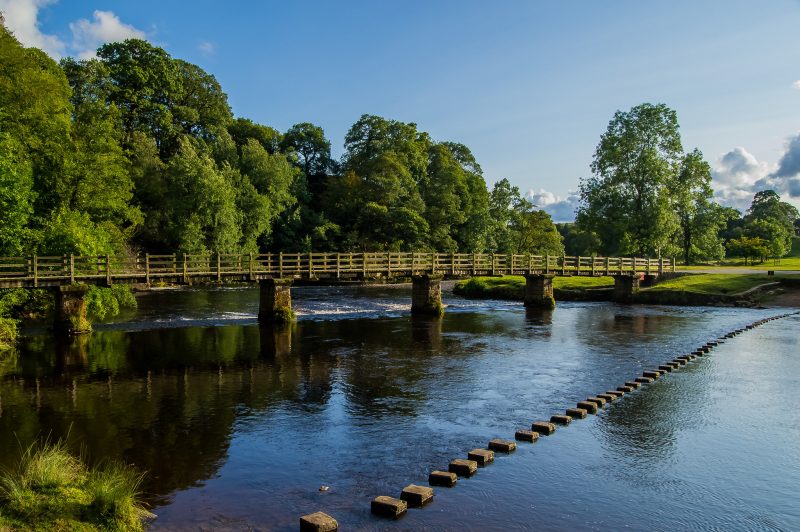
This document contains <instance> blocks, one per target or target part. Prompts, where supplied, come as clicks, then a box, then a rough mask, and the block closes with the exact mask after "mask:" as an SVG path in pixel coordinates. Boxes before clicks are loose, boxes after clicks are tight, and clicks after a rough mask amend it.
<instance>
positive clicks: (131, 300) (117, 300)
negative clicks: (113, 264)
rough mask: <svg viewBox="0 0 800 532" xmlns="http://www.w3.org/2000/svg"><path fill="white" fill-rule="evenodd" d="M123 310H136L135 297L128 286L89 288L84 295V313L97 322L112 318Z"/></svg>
mask: <svg viewBox="0 0 800 532" xmlns="http://www.w3.org/2000/svg"><path fill="white" fill-rule="evenodd" d="M123 308H131V309H133V308H136V297H135V296H134V295H133V292H132V291H131V289H130V287H129V286H126V285H113V286H112V287H111V288H102V287H99V286H92V287H89V291H88V292H87V293H86V313H87V314H88V315H89V316H90V317H92V318H95V319H98V320H104V319H106V318H113V317H114V316H116V315H118V314H119V312H120V309H123Z"/></svg>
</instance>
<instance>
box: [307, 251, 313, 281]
mask: <svg viewBox="0 0 800 532" xmlns="http://www.w3.org/2000/svg"><path fill="white" fill-rule="evenodd" d="M313 277H314V254H313V253H311V252H310V251H309V252H308V278H309V279H311V278H313Z"/></svg>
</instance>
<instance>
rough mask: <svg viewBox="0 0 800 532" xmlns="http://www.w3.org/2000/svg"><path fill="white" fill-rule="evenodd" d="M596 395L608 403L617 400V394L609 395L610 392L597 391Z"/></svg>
mask: <svg viewBox="0 0 800 532" xmlns="http://www.w3.org/2000/svg"><path fill="white" fill-rule="evenodd" d="M597 397H599V398H600V399H605V400H606V401H608V402H609V403H610V402H611V401H616V400H617V396H616V395H611V394H610V393H598V394H597Z"/></svg>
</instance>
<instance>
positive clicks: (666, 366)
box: [658, 364, 675, 373]
mask: <svg viewBox="0 0 800 532" xmlns="http://www.w3.org/2000/svg"><path fill="white" fill-rule="evenodd" d="M658 369H660V370H664V371H666V372H667V373H669V372H670V371H672V370H673V369H675V368H673V367H672V366H668V365H667V364H662V365H660V366H658Z"/></svg>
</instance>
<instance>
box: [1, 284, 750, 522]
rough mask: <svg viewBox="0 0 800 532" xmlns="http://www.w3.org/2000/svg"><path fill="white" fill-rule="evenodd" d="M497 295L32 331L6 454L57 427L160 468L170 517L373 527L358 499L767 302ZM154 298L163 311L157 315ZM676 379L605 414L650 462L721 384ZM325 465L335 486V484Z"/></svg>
mask: <svg viewBox="0 0 800 532" xmlns="http://www.w3.org/2000/svg"><path fill="white" fill-rule="evenodd" d="M250 295H251V294H250V293H249V292H245V291H240V292H238V293H237V292H234V291H232V292H230V293H224V294H223V296H221V297H224V298H235V297H241V298H244V301H243V304H244V305H245V306H246V305H247V304H249V303H248V301H249V297H250ZM218 296H220V294H216V295H211V296H205V297H206V298H205V299H203V297H202V296H200V295H192V297H191V305H187V304H186V302H185V301H182V300H180V298H179V301H180V302H179V304H178V305H177V307H179V308H177V309H176V308H172V307H169V306H166V308H165V309H164V312H165V313H166V314H170V315H172V314H184V313H186V312H187V308H189V307H192V308H194V305H197V304H198V301H199V302H200V303H201V304H208V305H213V303H214V299H215V298H216V297H218ZM315 297H316V296H315ZM392 297H394V298H396V299H397V300H399V299H400V298H405V294H403V293H399V294H395V295H392V294H389V295H387V296H386V298H388V299H387V300H388V301H392V299H391V298H392ZM226 301H227V299H226ZM308 301H310V300H307V303H306V305H307V306H308V307H307V308H311V307H313V305H311V303H309V302H308ZM487 305H488V306H487V307H486V308H484V309H478V310H475V309H474V308H462V309H459V308H458V306H457V304H454V305H452V307H453V308H451V309H449V310H448V313H447V315H446V316H445V318H444V319H441V320H440V319H430V318H417V317H414V318H411V317H410V316H408V315H403V316H398V317H391V316H389V317H385V316H384V317H381V318H376V319H349V320H319V321H315V320H301V321H299V322H298V323H296V324H293V325H292V326H289V327H283V328H275V327H259V326H258V325H256V324H249V323H245V324H236V325H229V326H226V327H210V326H202V327H201V326H192V327H185V328H163V327H156V328H151V329H148V330H137V328H138V327H137V326H132V327H128V328H129V329H132V330H121V329H119V328H115V327H111V328H108V329H106V330H102V328H101V329H100V330H98V331H96V332H95V333H93V334H92V335H90V336H84V337H79V338H76V339H73V340H71V341H56V340H53V339H51V338H49V337H48V336H35V337H30V338H27V339H26V340H25V342H24V343H23V345H22V347H21V349H20V352H19V354H18V355H17V356H16V357H12V358H11V359H9V360H7V361H5V363H4V365H3V366H0V368H2V371H3V372H4V374H5V377H4V378H3V380H2V382H0V450H2V453H0V465H6V466H7V465H10V463H11V460H13V455H14V453H13V452H10V451H11V450H14V449H17V448H18V447H19V445H20V444H22V445H25V444H27V442H30V441H32V440H33V439H35V438H36V437H37V436H41V435H47V434H50V435H52V436H53V437H55V438H59V437H67V436H68V442H69V444H70V445H71V446H72V447H73V448H74V449H76V450H80V449H85V450H86V454H87V455H88V457H89V458H90V459H92V460H100V459H107V458H112V459H121V460H124V461H126V462H128V463H132V464H135V465H136V466H137V467H139V468H141V469H144V470H146V471H148V476H147V480H146V484H145V490H146V491H147V492H148V493H149V494H150V497H151V500H152V502H153V503H154V504H156V506H157V510H156V511H157V513H159V514H160V515H161V518H160V519H159V521H158V522H157V525H158V526H167V527H169V526H178V525H180V526H189V527H191V526H193V525H192V524H194V525H199V523H207V522H215V520H216V519H223V518H224V519H234V518H235V519H240V520H241V522H242V523H245V524H248V523H249V524H250V525H252V524H253V523H263V522H267V521H268V522H270V523H273V524H274V528H278V529H280V528H284V527H285V528H286V529H289V528H292V529H293V528H294V527H296V518H297V516H298V515H301V514H302V513H307V512H308V511H315V510H318V509H320V507H324V508H326V509H330V510H331V511H332V512H334V513H336V512H338V513H337V517H339V516H342V519H344V521H345V522H350V523H361V524H362V525H364V524H365V523H370V517H369V515H368V514H366V513H365V512H363V508H362V506H363V505H360V504H359V505H355V506H357V508H355V509H354V503H353V501H354V500H361V499H360V498H365V497H366V498H368V497H370V496H374V495H375V494H378V493H394V491H396V489H397V487H398V486H400V485H401V484H403V485H405V484H407V483H408V481H409V480H412V479H417V481H420V479H424V478H425V475H426V473H427V471H429V470H430V468H432V467H441V466H442V465H443V464H446V463H447V461H448V460H449V459H450V458H452V454H453V453H454V452H458V451H459V450H463V449H467V448H472V447H474V446H476V445H480V444H485V441H486V439H487V438H490V437H496V436H500V435H506V436H508V435H509V433H513V430H514V428H517V427H520V426H524V424H526V423H528V422H530V421H531V420H532V419H535V418H543V417H548V416H549V415H550V414H552V413H554V412H555V411H561V410H563V408H564V407H565V406H569V405H572V404H574V403H575V401H577V400H579V399H581V398H583V397H585V396H586V395H587V394H590V393H598V392H602V391H605V390H606V389H609V388H612V387H615V386H616V385H619V384H621V382H622V381H624V380H627V379H629V378H631V377H632V376H633V375H635V374H636V373H638V371H640V369H641V366H642V365H644V364H652V363H655V362H660V361H663V360H664V359H665V355H664V350H670V351H672V352H673V353H676V352H680V351H682V350H686V349H688V348H689V347H690V346H692V345H694V344H696V343H698V341H699V340H700V339H707V338H708V336H709V334H712V333H713V332H714V330H715V329H716V328H718V327H727V328H732V327H733V326H739V325H741V324H742V323H745V322H747V321H752V319H753V316H754V315H756V314H757V313H756V312H754V311H742V310H735V311H734V310H712V311H709V310H702V311H695V310H691V309H688V310H684V311H682V312H676V311H673V310H668V309H658V308H643V307H639V308H632V307H616V306H613V305H601V304H587V305H582V304H563V305H561V306H560V307H559V308H558V309H557V310H555V311H542V310H533V309H528V310H524V309H523V308H522V307H521V306H519V307H518V308H516V309H514V308H508V307H506V308H499V309H498V308H495V307H493V306H492V305H493V303H492V302H489V303H487ZM233 307H234V305H233V303H231V302H230V301H228V302H226V303H225V304H224V305H223V308H233ZM153 312H154V310H153V309H145V310H144V314H145V315H146V316H148V317H149V318H148V319H151V318H153V316H154V314H153ZM226 312H227V311H226ZM141 328H144V327H141ZM671 382H672V381H668V380H665V381H662V382H659V383H658V385H656V386H653V387H651V389H650V390H649V391H648V393H647V394H634V396H633V397H631V398H629V399H630V404H629V407H628V408H626V409H625V414H624V415H623V414H621V410H617V409H610V410H609V411H608V412H607V414H605V415H604V416H603V417H602V418H600V420H599V422H598V423H597V425H596V430H597V431H598V432H597V435H598V436H599V437H600V440H601V441H602V442H603V445H604V447H605V448H607V449H608V450H609V452H611V453H612V454H613V455H614V456H616V457H617V459H618V460H619V461H620V462H622V463H625V464H626V466H625V467H630V468H632V470H633V471H637V472H638V473H643V474H644V473H646V472H647V471H648V470H650V469H651V468H652V467H653V464H654V463H657V462H658V461H663V460H668V459H669V456H670V453H671V452H672V451H671V450H672V449H673V448H674V447H675V445H676V441H677V435H676V426H678V423H679V422H682V423H686V422H687V421H686V420H687V419H689V420H693V419H696V414H694V413H693V412H694V409H695V405H696V403H694V402H693V401H703V400H704V397H705V395H704V394H705V393H706V392H704V390H703V389H694V388H692V387H684V388H680V390H675V389H673V388H672V384H671ZM681 390H682V391H681ZM626 401H627V399H626ZM387 457H390V458H387ZM255 472H257V473H255ZM320 483H325V484H328V485H332V486H334V489H333V490H331V492H330V493H327V494H326V495H324V499H322V498H320V497H323V496H322V495H320V494H319V493H318V492H317V490H316V488H317V487H318V486H319V484H320ZM267 493H280V494H281V495H282V496H281V497H265V494H267ZM200 500H202V501H205V502H203V504H202V505H200V507H198V504H199V502H198V501H200ZM208 501H213V502H208ZM201 507H202V508H201ZM237 522H238V521H237ZM243 526H245V525H243ZM247 526H249V525H247ZM365 526H366V525H365Z"/></svg>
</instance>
